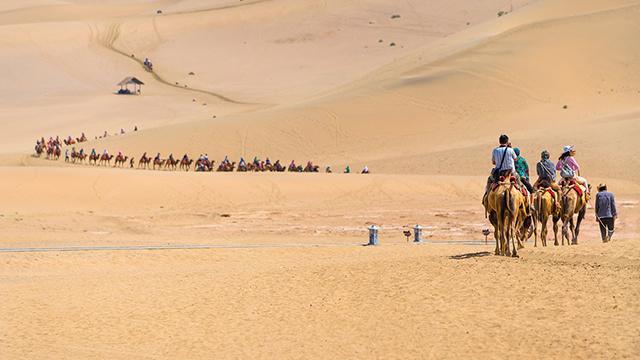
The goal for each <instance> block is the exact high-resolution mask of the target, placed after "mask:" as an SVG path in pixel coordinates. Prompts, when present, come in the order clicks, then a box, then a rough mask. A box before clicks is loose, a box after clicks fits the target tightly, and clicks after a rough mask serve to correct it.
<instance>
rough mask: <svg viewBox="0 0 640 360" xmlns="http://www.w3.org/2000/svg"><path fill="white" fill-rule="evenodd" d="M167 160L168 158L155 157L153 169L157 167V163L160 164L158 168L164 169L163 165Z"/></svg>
mask: <svg viewBox="0 0 640 360" xmlns="http://www.w3.org/2000/svg"><path fill="white" fill-rule="evenodd" d="M165 162H166V160H162V159H160V158H155V159H153V170H155V169H156V165H158V168H160V169H162V166H163V165H164V163H165Z"/></svg>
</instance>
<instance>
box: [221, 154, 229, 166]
mask: <svg viewBox="0 0 640 360" xmlns="http://www.w3.org/2000/svg"><path fill="white" fill-rule="evenodd" d="M222 163H223V164H225V165H227V164H229V156H227V155H225V156H224V160H222Z"/></svg>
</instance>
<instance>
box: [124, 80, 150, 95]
mask: <svg viewBox="0 0 640 360" xmlns="http://www.w3.org/2000/svg"><path fill="white" fill-rule="evenodd" d="M131 84H133V92H132V91H131V90H129V85H131ZM142 85H144V83H143V82H142V81H140V80H139V79H138V78H136V77H133V76H127V77H126V78H124V79H122V81H120V82H119V83H118V86H120V90H118V94H126V95H130V94H134V95H138V94H140V93H141V90H142Z"/></svg>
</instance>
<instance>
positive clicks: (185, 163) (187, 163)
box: [180, 157, 193, 171]
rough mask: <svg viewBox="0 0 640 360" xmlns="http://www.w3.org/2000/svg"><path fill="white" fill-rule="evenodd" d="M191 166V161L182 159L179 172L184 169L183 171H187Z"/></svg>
mask: <svg viewBox="0 0 640 360" xmlns="http://www.w3.org/2000/svg"><path fill="white" fill-rule="evenodd" d="M191 164H193V159H189V158H188V157H184V158H182V160H180V170H183V169H184V170H185V171H189V168H191Z"/></svg>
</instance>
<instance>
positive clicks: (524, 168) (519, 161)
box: [513, 148, 533, 194]
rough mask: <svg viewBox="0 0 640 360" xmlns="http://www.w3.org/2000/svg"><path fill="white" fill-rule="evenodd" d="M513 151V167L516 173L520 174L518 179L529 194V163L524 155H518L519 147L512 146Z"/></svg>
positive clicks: (531, 191)
mask: <svg viewBox="0 0 640 360" xmlns="http://www.w3.org/2000/svg"><path fill="white" fill-rule="evenodd" d="M513 152H515V153H516V156H517V157H516V162H515V168H516V173H517V174H518V176H520V181H521V182H522V184H523V185H524V187H526V188H527V191H529V194H533V186H531V182H530V181H529V163H527V159H525V158H524V156H521V155H520V149H519V148H514V149H513Z"/></svg>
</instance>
